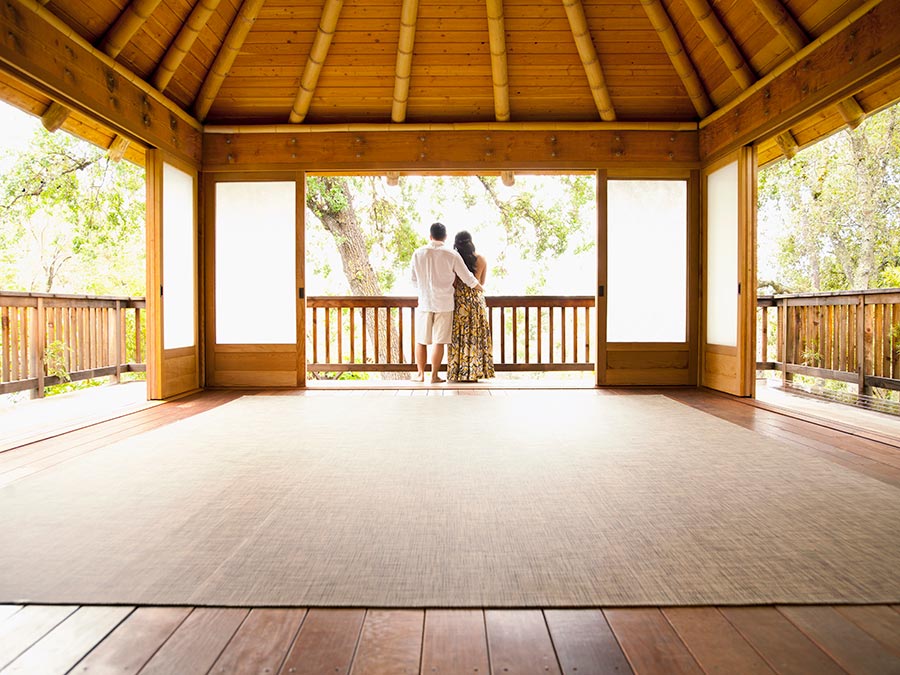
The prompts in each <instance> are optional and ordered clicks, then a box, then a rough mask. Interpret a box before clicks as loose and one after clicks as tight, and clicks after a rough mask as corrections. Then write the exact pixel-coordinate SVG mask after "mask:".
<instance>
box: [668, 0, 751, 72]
mask: <svg viewBox="0 0 900 675" xmlns="http://www.w3.org/2000/svg"><path fill="white" fill-rule="evenodd" d="M684 1H685V4H686V5H687V6H688V9H690V10H691V14H693V15H694V18H695V19H697V23H699V24H700V28H702V29H703V32H704V33H705V34H706V37H707V38H709V40H710V42H712V43H713V46H714V47H715V48H716V51H717V52H718V53H719V56H720V57H722V60H723V61H724V62H725V65H726V66H727V68H728V70H729V72H731V75H732V76H733V77H734V79H735V80H737V83H738V84H739V85H740V87H741V89H747V88H748V87H750V86H751V85H752V84H753V82H754V81H755V80H756V77H755V75H754V74H753V73H752V72H751V71H750V67H749V66H748V65H747V61H746V59H744V57H743V55H742V54H741V52H740V50H739V49H738V47H737V45H736V44H735V43H734V39H733V38H732V37H731V34H730V33H729V32H728V31H727V30H725V27H724V26H723V25H722V22H721V21H719V17H717V16H716V13H715V12H714V11H713V8H712V6H710V4H709V2H707V0H684Z"/></svg>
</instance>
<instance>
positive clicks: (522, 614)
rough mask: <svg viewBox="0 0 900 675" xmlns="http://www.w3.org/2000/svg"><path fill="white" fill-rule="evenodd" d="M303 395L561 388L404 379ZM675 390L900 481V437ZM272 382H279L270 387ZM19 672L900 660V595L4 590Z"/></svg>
mask: <svg viewBox="0 0 900 675" xmlns="http://www.w3.org/2000/svg"><path fill="white" fill-rule="evenodd" d="M246 393H247V392H235V391H208V392H203V393H200V394H195V395H193V396H189V397H185V398H183V399H179V400H177V401H173V402H170V403H166V404H164V405H160V406H156V407H153V408H149V409H145V410H140V411H137V412H133V413H131V414H129V415H126V416H125V417H118V418H116V419H113V420H109V421H107V422H103V423H100V424H94V425H93V426H90V427H87V428H84V429H80V430H76V431H71V432H68V433H64V434H62V435H57V436H55V437H53V438H48V439H45V440H40V441H36V442H30V443H28V444H26V445H23V446H21V447H18V448H15V449H13V450H10V451H7V452H3V453H0V485H9V484H12V483H15V482H16V481H18V480H20V479H22V478H24V477H26V476H29V475H32V474H34V473H37V472H40V471H42V470H44V469H46V468H49V467H54V466H58V465H59V464H61V463H64V462H66V461H68V460H69V459H73V458H75V457H78V456H81V455H83V454H85V453H88V452H91V451H92V450H94V449H96V448H99V447H103V446H105V445H107V444H109V443H113V442H115V441H118V440H121V439H122V438H126V437H128V436H131V435H135V434H138V433H142V432H143V431H147V430H150V429H153V428H157V427H160V426H163V425H165V424H169V423H171V422H173V421H176V420H178V419H183V418H185V417H189V416H191V415H194V414H197V413H199V412H203V411H205V410H209V409H212V408H214V407H216V406H218V405H221V404H223V403H226V402H228V401H231V400H234V399H235V398H237V397H239V396H242V395H245V394H246ZM291 393H292V394H293V395H300V396H339V397H341V396H342V397H347V396H388V395H389V396H393V395H416V396H417V395H427V396H435V395H442V396H453V395H477V396H553V395H554V392H517V391H510V390H501V391H498V390H487V389H481V390H452V389H425V388H423V389H413V390H410V389H404V390H400V391H356V392H339V391H305V392H291ZM647 393H656V394H659V393H662V394H664V395H667V396H669V397H670V398H672V399H673V400H676V401H680V402H682V403H684V404H686V405H690V406H692V407H695V408H697V409H699V410H703V411H705V412H707V413H708V414H712V415H715V416H717V417H720V418H722V419H725V420H728V421H730V422H733V423H735V424H739V425H741V426H743V427H746V428H748V429H752V430H754V431H755V432H757V433H760V434H763V435H765V436H769V437H771V438H778V439H788V440H790V441H793V442H795V443H797V444H798V445H799V446H800V447H801V448H802V449H803V450H804V451H805V452H808V453H810V454H811V455H816V456H819V457H824V458H826V459H828V460H829V461H833V462H835V463H837V464H840V465H841V466H845V467H847V468H849V469H851V470H854V471H858V472H860V473H863V474H865V475H868V476H871V477H874V478H876V479H878V480H881V481H883V482H885V483H887V484H889V485H893V486H896V487H900V449H898V447H897V446H896V444H895V443H892V442H878V441H876V440H872V439H867V438H860V437H859V436H856V435H854V434H852V433H848V432H847V431H845V430H840V429H832V428H829V427H828V426H825V425H823V424H822V423H821V422H820V421H807V420H804V419H801V418H798V417H797V416H796V415H781V414H779V413H777V412H775V411H772V410H769V409H762V408H759V407H754V406H753V405H749V404H748V403H746V402H743V401H740V400H738V399H733V398H731V397H728V396H723V395H719V394H714V393H711V392H706V391H702V390H696V389H677V390H673V389H667V390H602V391H597V392H596V393H595V394H592V393H591V392H579V393H578V394H577V395H600V396H610V395H642V394H647ZM265 394H267V395H268V394H272V392H266V393H265ZM0 671H2V673H4V675H5V674H6V673H29V674H30V675H43V674H45V673H46V674H48V675H51V674H53V673H67V672H71V673H144V674H146V673H165V674H172V673H176V674H178V675H190V674H192V673H272V674H275V673H284V674H301V673H308V674H314V673H315V674H325V673H352V674H353V675H360V674H381V673H385V674H395V673H396V674H400V673H421V674H422V675H426V674H429V673H460V674H462V673H469V674H471V673H479V674H480V673H495V674H497V675H506V674H516V673H520V674H531V673H533V674H535V675H545V674H547V673H567V674H574V675H584V674H585V673H638V674H644V673H649V674H652V673H682V672H683V673H728V674H741V673H789V674H793V673H797V674H801V673H816V675H823V674H828V673H873V674H876V673H877V674H879V675H882V674H885V673H898V674H900V605H869V606H764V607H649V608H605V607H597V608H591V609H543V608H520V609H502V610H500V609H487V610H481V609H425V610H422V609H381V608H357V609H322V608H303V607H298V608H293V609H271V608H265V607H260V608H253V609H247V608H241V609H236V608H227V607H131V606H124V607H97V606H53V605H24V606H21V605H0Z"/></svg>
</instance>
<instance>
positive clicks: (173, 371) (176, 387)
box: [162, 347, 200, 398]
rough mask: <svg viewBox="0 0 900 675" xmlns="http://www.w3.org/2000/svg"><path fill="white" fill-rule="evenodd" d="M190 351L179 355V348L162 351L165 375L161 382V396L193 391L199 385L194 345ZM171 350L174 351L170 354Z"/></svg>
mask: <svg viewBox="0 0 900 675" xmlns="http://www.w3.org/2000/svg"><path fill="white" fill-rule="evenodd" d="M189 350H190V353H188V354H182V355H179V354H178V352H181V350H177V349H173V350H167V351H166V352H164V353H163V363H164V365H163V367H164V368H165V373H166V377H165V380H164V382H163V390H162V397H163V398H169V397H170V396H175V395H176V394H182V393H184V392H186V391H193V390H194V389H197V388H198V387H199V386H200V380H199V372H200V370H199V359H198V355H197V352H196V349H195V348H194V347H190V348H189ZM170 351H171V352H175V353H174V354H172V355H170Z"/></svg>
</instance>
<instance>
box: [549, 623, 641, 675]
mask: <svg viewBox="0 0 900 675" xmlns="http://www.w3.org/2000/svg"><path fill="white" fill-rule="evenodd" d="M544 616H545V617H546V619H547V626H548V627H549V628H550V637H551V639H552V640H553V646H554V647H555V648H556V656H557V658H558V659H559V664H560V667H561V668H562V672H564V673H578V675H591V674H593V673H598V674H599V673H621V674H622V675H627V674H628V673H631V672H632V670H631V666H630V665H628V659H626V658H625V654H624V653H623V652H622V648H621V647H620V646H619V643H618V641H617V640H616V636H615V635H613V632H612V629H611V628H610V627H609V624H608V623H607V622H606V617H605V616H603V612H602V611H601V610H599V609H545V610H544Z"/></svg>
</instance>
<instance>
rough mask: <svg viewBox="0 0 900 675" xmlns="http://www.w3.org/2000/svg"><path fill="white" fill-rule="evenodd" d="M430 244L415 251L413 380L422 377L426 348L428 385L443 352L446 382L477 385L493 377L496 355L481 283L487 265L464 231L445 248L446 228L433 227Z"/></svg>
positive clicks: (413, 260)
mask: <svg viewBox="0 0 900 675" xmlns="http://www.w3.org/2000/svg"><path fill="white" fill-rule="evenodd" d="M430 235H431V241H430V242H429V243H428V244H427V245H425V246H422V247H421V248H419V249H417V250H416V252H415V253H413V257H412V281H413V283H414V284H415V285H416V288H417V289H418V293H419V306H418V308H417V309H416V368H417V370H418V372H417V373H416V375H415V376H413V378H412V379H413V380H415V381H416V382H423V381H424V379H425V359H426V356H427V349H428V345H432V351H431V382H443V380H442V379H441V378H440V377H439V376H438V370H439V369H440V367H441V361H443V359H444V345H449V347H448V349H447V378H448V379H450V380H452V381H456V382H477V381H478V380H479V379H481V378H487V377H493V376H494V356H493V349H492V346H491V331H490V325H489V322H488V315H487V306H486V305H485V303H484V287H483V286H482V284H483V283H484V279H485V276H486V275H487V261H485V259H484V257H483V256H480V255H478V254H477V253H476V252H475V244H473V243H472V237H471V235H470V234H469V233H468V232H460V233H459V234H457V235H456V239H455V240H454V244H453V248H449V247H447V246H445V242H446V240H447V228H446V227H444V225H442V224H441V223H434V224H433V225H432V226H431V231H430Z"/></svg>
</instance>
